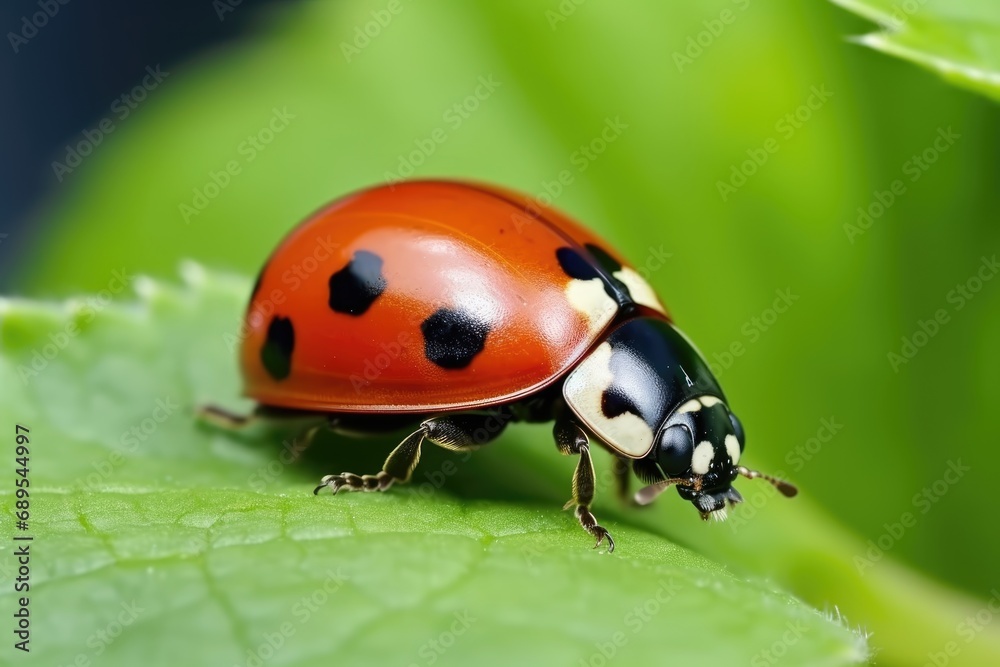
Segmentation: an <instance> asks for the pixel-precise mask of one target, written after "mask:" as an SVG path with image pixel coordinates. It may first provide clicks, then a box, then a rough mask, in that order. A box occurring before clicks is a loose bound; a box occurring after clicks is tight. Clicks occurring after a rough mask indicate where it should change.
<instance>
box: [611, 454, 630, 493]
mask: <svg viewBox="0 0 1000 667" xmlns="http://www.w3.org/2000/svg"><path fill="white" fill-rule="evenodd" d="M612 471H613V472H614V474H615V491H616V492H617V494H618V498H619V500H621V501H622V502H623V503H626V504H634V503H633V501H632V497H631V496H630V495H629V482H630V481H631V475H630V471H629V465H628V459H624V458H622V457H620V456H616V457H615V465H614V468H613V469H612Z"/></svg>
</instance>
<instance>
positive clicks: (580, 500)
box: [552, 416, 615, 553]
mask: <svg viewBox="0 0 1000 667" xmlns="http://www.w3.org/2000/svg"><path fill="white" fill-rule="evenodd" d="M552 434H553V436H555V440H556V447H558V448H559V451H560V452H561V453H563V454H566V455H567V456H569V455H574V454H575V455H579V457H580V461H579V462H578V463H577V464H576V472H575V473H573V498H572V499H571V500H570V501H569V502H567V503H566V505H565V506H564V507H563V509H569V508H570V507H572V506H573V505H574V504H575V505H576V518H577V519H578V520H579V521H580V525H581V526H583V529H584V530H586V531H587V532H588V533H590V534H591V535H593V536H594V537H595V538H597V544H595V545H594V548H595V549H596V548H597V547H599V546H601V543H602V542H603V541H604V540H605V539H606V540H607V541H608V553H611V552H612V551H614V550H615V541H614V539H612V538H611V533H609V532H608V531H607V530H606V529H605V528H604V527H603V526H601V525H599V524H598V523H597V519H596V518H595V517H594V515H593V514H592V513H591V511H590V504H591V503H592V502H593V501H594V487H595V484H594V463H593V461H591V459H590V440H589V439H588V438H587V433H586V432H585V431H584V430H583V429H582V428H580V426H579V425H578V424H576V423H574V422H573V421H572V420H571V419H569V418H567V417H565V416H563V417H560V418H559V419H557V420H556V424H555V427H554V428H553V429H552Z"/></svg>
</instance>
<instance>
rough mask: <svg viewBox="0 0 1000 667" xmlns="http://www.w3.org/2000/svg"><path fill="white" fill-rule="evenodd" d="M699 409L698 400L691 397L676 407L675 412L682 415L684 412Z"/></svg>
mask: <svg viewBox="0 0 1000 667" xmlns="http://www.w3.org/2000/svg"><path fill="white" fill-rule="evenodd" d="M699 410H701V403H699V402H698V399H697V398H692V399H691V400H690V401H688V402H687V403H685V404H684V405H682V406H681V407H679V408H677V414H679V415H682V414H684V413H685V412H698V411H699Z"/></svg>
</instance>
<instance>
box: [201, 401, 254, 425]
mask: <svg viewBox="0 0 1000 667" xmlns="http://www.w3.org/2000/svg"><path fill="white" fill-rule="evenodd" d="M198 419H200V420H202V421H204V422H207V423H209V424H212V425H213V426H218V427H219V428H224V429H228V430H230V431H238V430H240V429H241V428H243V427H245V426H247V425H248V424H250V423H252V422H253V421H254V415H240V414H236V413H235V412H230V411H229V410H226V409H225V408H220V407H219V406H217V405H202V406H200V407H199V408H198Z"/></svg>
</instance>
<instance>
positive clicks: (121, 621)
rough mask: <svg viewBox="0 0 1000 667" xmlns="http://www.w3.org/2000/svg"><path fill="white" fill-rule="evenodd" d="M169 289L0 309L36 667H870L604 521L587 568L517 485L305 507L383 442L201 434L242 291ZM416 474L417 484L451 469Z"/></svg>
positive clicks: (428, 464) (7, 502) (812, 617)
mask: <svg viewBox="0 0 1000 667" xmlns="http://www.w3.org/2000/svg"><path fill="white" fill-rule="evenodd" d="M183 273H184V275H185V277H186V280H187V283H188V284H187V285H186V286H185V287H183V288H174V287H170V286H167V285H164V284H160V283H156V282H153V281H151V280H148V279H145V278H139V279H136V280H135V285H136V289H137V291H138V292H139V293H140V295H141V296H142V298H141V300H140V301H139V302H138V303H131V302H127V303H107V302H102V301H100V300H93V299H83V300H77V301H74V302H69V303H67V304H63V305H53V304H47V303H39V302H33V301H27V300H5V301H0V318H2V319H0V334H2V347H0V353H2V354H0V406H2V407H0V424H4V425H5V427H9V429H10V439H11V440H13V431H14V424H15V423H17V424H22V425H24V426H26V427H27V428H29V429H30V438H31V442H30V445H29V446H30V457H31V461H30V466H29V467H30V473H29V475H30V479H31V487H30V489H31V503H32V504H31V512H32V515H31V519H30V530H29V531H27V532H25V533H20V534H22V535H24V534H30V535H32V536H33V537H34V541H33V542H31V543H30V544H31V553H32V557H31V567H32V579H31V591H30V595H31V603H30V609H31V611H32V631H33V638H32V644H31V649H32V657H33V658H34V659H36V660H37V661H38V663H37V664H46V665H65V664H75V662H74V661H76V660H78V659H79V656H81V655H82V656H84V659H85V660H90V661H92V663H91V664H101V665H138V664H142V665H148V666H150V667H154V666H156V665H175V664H177V663H178V662H184V663H186V664H192V665H203V664H204V665H248V664H258V663H255V662H254V660H255V659H256V658H260V659H262V660H263V661H264V662H265V663H266V664H267V665H275V666H277V665H302V666H305V665H314V664H316V663H317V661H335V662H336V663H337V664H402V665H407V664H418V665H423V664H431V663H435V664H442V665H469V664H497V665H509V664H520V663H524V664H563V665H570V664H574V665H575V664H585V665H586V664H604V663H603V662H602V661H603V660H605V659H607V658H606V657H604V656H602V653H603V654H606V656H610V655H612V654H613V655H614V656H615V659H616V660H619V661H620V662H621V663H622V664H630V663H631V664H656V663H659V662H662V661H663V660H665V659H669V660H670V661H671V662H673V661H677V662H678V663H694V662H699V663H703V664H734V663H745V662H747V661H752V660H753V659H754V658H755V657H758V656H764V655H765V653H764V652H766V651H774V652H780V654H781V655H783V656H784V657H785V659H786V660H788V664H796V665H849V664H858V663H859V662H862V661H864V660H865V659H866V657H867V648H866V641H865V638H864V636H863V635H861V634H859V633H858V632H856V631H854V630H851V629H849V628H848V627H846V626H845V625H844V624H843V623H841V622H840V621H839V619H838V618H834V617H832V616H830V615H829V614H825V613H821V612H818V611H816V610H813V609H811V608H809V607H808V606H806V605H804V604H803V603H802V602H800V601H799V600H797V599H795V598H793V597H791V596H789V595H787V594H785V593H782V592H780V591H778V590H775V588H774V587H773V586H772V585H770V584H768V583H767V582H766V581H760V580H749V581H748V580H746V579H743V578H740V577H737V576H734V575H733V574H732V573H730V572H729V571H728V570H727V568H725V567H724V566H721V565H719V564H718V563H714V562H712V561H710V560H708V559H706V558H704V557H702V556H699V555H696V554H694V553H692V552H691V551H688V550H687V549H684V548H682V547H679V546H677V545H675V544H672V543H670V542H668V541H666V540H665V539H663V538H662V537H659V536H656V535H654V534H652V533H649V532H646V531H643V530H641V529H637V528H634V527H631V526H628V525H624V524H622V523H618V522H614V521H612V522H610V523H609V524H608V526H609V528H611V529H612V531H613V532H614V534H615V536H616V538H617V539H618V542H619V546H618V549H617V550H616V551H615V553H614V554H613V555H608V554H605V553H603V552H601V551H595V550H593V549H591V548H590V545H591V540H590V538H589V537H588V536H587V535H585V534H584V533H583V531H582V530H581V529H580V528H579V526H577V525H576V522H575V520H574V519H573V517H572V516H571V515H570V514H569V513H563V512H560V511H559V506H558V504H536V503H532V502H530V497H531V493H530V492H529V493H527V494H526V495H527V498H528V499H529V500H527V501H526V500H525V499H524V498H522V499H520V500H518V487H519V482H518V478H516V477H514V476H510V477H508V478H506V479H504V480H501V483H502V484H504V485H505V486H507V487H508V491H509V494H510V498H512V499H513V501H507V502H501V501H489V500H485V499H482V498H480V499H478V500H458V499H456V498H454V497H451V496H449V495H448V493H447V492H446V491H445V490H443V489H437V488H435V487H437V486H441V482H440V481H437V482H435V483H433V484H432V483H431V482H430V481H427V482H423V483H416V484H413V485H410V486H409V487H403V488H398V489H393V490H392V492H390V493H387V494H344V495H340V496H337V497H336V498H330V497H318V498H317V497H314V496H313V495H312V494H311V493H310V490H311V488H312V486H313V485H314V483H315V482H316V480H317V479H318V477H319V476H320V475H321V474H323V473H324V472H331V471H333V470H335V469H340V468H341V467H342V466H345V465H352V466H353V465H357V466H358V467H359V469H360V466H362V465H377V461H379V460H380V459H381V457H382V455H384V452H385V451H387V449H388V446H390V445H391V442H390V441H388V440H386V441H385V442H383V443H381V444H380V443H379V442H375V443H370V442H366V441H357V440H353V441H352V440H343V439H335V438H321V439H319V442H317V443H316V444H314V445H313V446H312V447H311V448H310V449H309V450H308V451H307V452H306V453H305V454H304V455H303V456H302V457H301V458H299V459H298V460H293V459H292V458H291V457H290V456H288V455H287V452H288V451H291V450H290V449H288V448H286V447H285V446H284V445H283V444H282V439H281V435H279V434H277V433H273V432H265V433H258V434H257V435H252V436H250V437H236V436H234V435H232V434H230V433H228V432H220V431H218V430H215V429H212V428H207V427H204V426H201V425H198V424H197V423H196V421H195V419H194V417H193V410H194V408H195V406H197V405H198V404H201V403H203V402H205V401H208V400H211V401H218V402H222V403H226V404H228V405H230V406H231V407H233V408H240V407H242V408H246V407H247V405H246V402H245V401H240V400H238V399H236V398H235V397H236V396H237V393H238V381H237V373H236V369H235V365H234V355H233V354H232V351H231V350H230V349H228V348H229V347H230V345H231V342H232V340H233V338H232V337H233V336H234V335H237V334H238V323H239V318H240V314H241V310H242V304H243V302H244V300H245V298H246V295H247V293H248V291H249V281H248V280H243V279H237V278H232V277H227V276H222V275H218V276H217V275H206V274H205V273H204V272H203V270H201V269H200V268H199V267H197V266H196V265H193V264H188V265H186V266H185V268H184V271H183ZM523 435H524V433H521V432H520V431H519V429H517V428H515V429H512V433H511V435H510V436H508V437H505V440H506V439H512V440H514V441H517V440H518V439H519V437H523ZM289 442H290V441H289ZM504 444H505V445H506V444H508V443H504ZM381 445H385V447H382V446H381ZM432 449H433V448H432ZM498 449H499V448H498ZM494 451H496V450H494ZM500 451H501V453H502V452H503V450H502V449H500ZM427 454H428V455H427V456H425V457H424V461H423V462H422V465H421V468H422V470H421V471H419V473H418V478H417V479H418V480H420V479H426V480H436V479H438V478H444V477H446V476H448V475H450V474H451V473H452V472H454V470H455V468H456V466H457V467H464V466H465V462H464V461H463V460H462V458H461V457H456V456H454V455H445V454H441V453H439V452H438V453H432V452H428V453H427ZM548 454H549V456H550V458H552V459H557V458H560V457H558V455H557V453H556V451H555V449H554V447H552V448H550V450H549V451H548ZM365 459H367V460H368V461H367V463H364V461H365ZM465 472H466V471H465V470H463V471H462V473H463V475H464V473H465ZM435 473H436V474H437V477H435ZM420 474H423V477H420V476H419V475H420ZM5 478H7V479H9V477H7V476H5ZM563 482H564V483H563V488H562V489H560V492H562V493H568V474H567V475H566V477H565V478H564V480H563ZM532 484H533V481H532V480H531V478H530V476H529V475H525V484H524V486H525V487H526V488H531V486H532ZM2 494H3V498H4V508H5V510H6V513H7V514H8V515H10V516H7V518H6V519H5V521H4V531H3V541H2V544H3V549H4V550H5V551H6V553H3V554H2V562H3V563H4V564H9V563H11V562H12V558H11V554H10V553H9V552H10V550H11V547H10V545H11V544H12V541H11V539H10V531H11V529H12V526H13V517H12V515H13V512H14V508H13V498H12V494H11V490H10V488H9V487H8V488H4V489H3V490H2ZM5 574H6V575H7V576H5V577H4V579H5V582H4V585H3V589H2V594H0V595H2V599H3V601H4V608H5V609H9V608H10V607H11V606H12V605H13V602H14V600H13V598H14V595H13V593H12V586H11V585H10V581H9V578H10V574H11V572H10V571H8V572H6V573H5ZM760 659H762V660H763V659H764V658H763V657H760ZM580 661H582V663H581V662H580Z"/></svg>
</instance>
